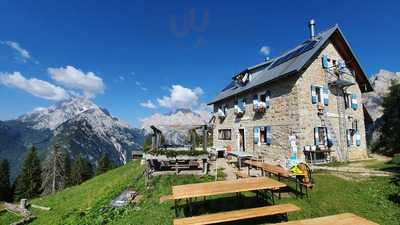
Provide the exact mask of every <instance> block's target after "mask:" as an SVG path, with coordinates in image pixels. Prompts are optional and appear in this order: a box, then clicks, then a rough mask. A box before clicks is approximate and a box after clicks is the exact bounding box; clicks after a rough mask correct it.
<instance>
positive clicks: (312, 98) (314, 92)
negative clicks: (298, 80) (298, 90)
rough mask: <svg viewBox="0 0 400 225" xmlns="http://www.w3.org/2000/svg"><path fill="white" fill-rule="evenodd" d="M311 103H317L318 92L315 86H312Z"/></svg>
mask: <svg viewBox="0 0 400 225" xmlns="http://www.w3.org/2000/svg"><path fill="white" fill-rule="evenodd" d="M311 102H312V104H316V103H317V91H316V88H315V86H314V85H311Z"/></svg>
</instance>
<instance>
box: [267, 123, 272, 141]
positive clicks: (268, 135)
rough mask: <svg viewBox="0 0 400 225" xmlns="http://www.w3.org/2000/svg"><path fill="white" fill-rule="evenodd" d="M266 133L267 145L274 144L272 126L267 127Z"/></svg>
mask: <svg viewBox="0 0 400 225" xmlns="http://www.w3.org/2000/svg"><path fill="white" fill-rule="evenodd" d="M265 133H266V137H267V140H266V143H267V145H270V144H271V143H272V133H271V126H267V127H265Z"/></svg>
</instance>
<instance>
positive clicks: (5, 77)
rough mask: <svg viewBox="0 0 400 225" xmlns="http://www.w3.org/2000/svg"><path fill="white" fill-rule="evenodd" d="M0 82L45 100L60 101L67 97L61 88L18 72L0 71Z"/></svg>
mask: <svg viewBox="0 0 400 225" xmlns="http://www.w3.org/2000/svg"><path fill="white" fill-rule="evenodd" d="M0 83H2V84H4V85H7V86H10V87H16V88H19V89H21V90H24V91H26V92H28V93H30V94H32V95H34V96H36V97H39V98H43V99H47V100H53V101H60V100H65V99H67V98H68V97H69V95H68V93H67V91H65V90H64V89H63V88H61V87H58V86H55V85H53V84H51V83H49V82H47V81H43V80H38V79H36V78H31V79H26V78H25V77H24V76H23V75H22V74H21V73H20V72H14V73H0Z"/></svg>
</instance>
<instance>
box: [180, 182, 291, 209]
mask: <svg viewBox="0 0 400 225" xmlns="http://www.w3.org/2000/svg"><path fill="white" fill-rule="evenodd" d="M283 187H286V184H284V183H281V182H279V181H276V180H273V179H271V178H268V177H252V178H245V179H240V180H226V181H216V182H206V183H197V184H185V185H177V186H173V187H172V199H174V200H175V209H177V200H181V199H187V200H188V204H189V208H191V207H190V206H191V205H190V204H191V199H192V198H197V197H206V196H212V195H221V194H229V193H240V192H246V191H258V190H271V191H273V190H278V189H280V188H283ZM272 201H273V202H274V199H273V194H272Z"/></svg>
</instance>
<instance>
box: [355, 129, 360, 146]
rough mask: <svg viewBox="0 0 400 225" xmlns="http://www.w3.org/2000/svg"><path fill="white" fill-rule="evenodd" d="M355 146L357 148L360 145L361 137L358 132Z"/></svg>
mask: <svg viewBox="0 0 400 225" xmlns="http://www.w3.org/2000/svg"><path fill="white" fill-rule="evenodd" d="M356 145H357V146H360V145H361V135H360V132H359V131H356Z"/></svg>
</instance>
